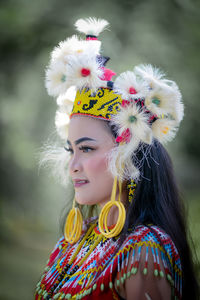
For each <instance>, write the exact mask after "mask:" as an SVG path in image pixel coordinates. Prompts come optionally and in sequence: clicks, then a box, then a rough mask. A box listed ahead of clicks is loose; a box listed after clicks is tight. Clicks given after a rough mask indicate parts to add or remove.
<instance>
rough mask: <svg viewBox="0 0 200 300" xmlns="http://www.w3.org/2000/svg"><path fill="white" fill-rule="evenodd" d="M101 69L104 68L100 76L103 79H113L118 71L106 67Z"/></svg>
mask: <svg viewBox="0 0 200 300" xmlns="http://www.w3.org/2000/svg"><path fill="white" fill-rule="evenodd" d="M101 69H102V70H103V75H102V76H101V77H100V79H101V80H106V81H111V80H112V77H113V76H115V75H116V73H115V72H113V71H112V70H110V69H106V68H104V67H102V68H101Z"/></svg>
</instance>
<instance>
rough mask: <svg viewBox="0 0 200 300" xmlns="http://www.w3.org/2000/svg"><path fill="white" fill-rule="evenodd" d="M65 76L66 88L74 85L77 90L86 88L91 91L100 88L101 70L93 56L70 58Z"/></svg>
mask: <svg viewBox="0 0 200 300" xmlns="http://www.w3.org/2000/svg"><path fill="white" fill-rule="evenodd" d="M66 74H67V85H68V87H70V86H72V85H75V86H76V88H77V89H82V88H86V87H88V88H90V89H92V90H96V89H97V88H99V87H101V82H102V81H101V79H100V77H101V76H102V75H103V70H102V68H101V66H100V65H99V64H98V62H97V59H96V56H95V55H89V54H88V55H85V54H83V55H79V56H71V57H70V62H69V64H68V65H67V73H66Z"/></svg>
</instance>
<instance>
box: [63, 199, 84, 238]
mask: <svg viewBox="0 0 200 300" xmlns="http://www.w3.org/2000/svg"><path fill="white" fill-rule="evenodd" d="M82 225H83V217H82V215H81V212H80V209H79V208H78V207H75V198H74V200H73V206H72V209H71V210H70V212H69V214H68V216H67V219H66V222H65V227H64V236H65V240H66V241H67V242H68V243H70V244H74V243H76V242H77V241H78V240H79V238H80V236H81V232H82Z"/></svg>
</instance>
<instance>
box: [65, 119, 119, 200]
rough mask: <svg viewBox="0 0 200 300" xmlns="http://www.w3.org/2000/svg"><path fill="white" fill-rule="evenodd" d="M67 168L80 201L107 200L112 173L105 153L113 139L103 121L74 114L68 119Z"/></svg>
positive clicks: (113, 141)
mask: <svg viewBox="0 0 200 300" xmlns="http://www.w3.org/2000/svg"><path fill="white" fill-rule="evenodd" d="M67 144H68V150H69V151H70V152H71V158H70V162H69V171H70V176H71V178H72V181H73V183H74V188H75V198H76V201H77V202H78V203H79V204H82V205H83V204H89V205H92V204H99V205H100V206H103V205H104V204H105V203H106V202H107V201H109V200H110V196H111V192H112V185H113V176H112V175H111V173H110V172H109V171H108V163H107V154H108V152H109V151H110V150H111V149H112V148H113V147H114V145H115V139H114V137H113V136H112V134H111V133H110V132H109V128H108V127H107V125H106V124H105V122H103V121H102V120H97V119H94V118H90V117H84V116H74V117H72V118H71V120H70V124H69V135H68V140H67Z"/></svg>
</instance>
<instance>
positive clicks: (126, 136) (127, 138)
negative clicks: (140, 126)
mask: <svg viewBox="0 0 200 300" xmlns="http://www.w3.org/2000/svg"><path fill="white" fill-rule="evenodd" d="M130 140H131V133H130V130H129V128H127V129H126V130H124V131H123V132H122V134H121V135H119V136H118V137H117V138H116V142H117V143H121V142H126V143H129V142H130Z"/></svg>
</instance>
